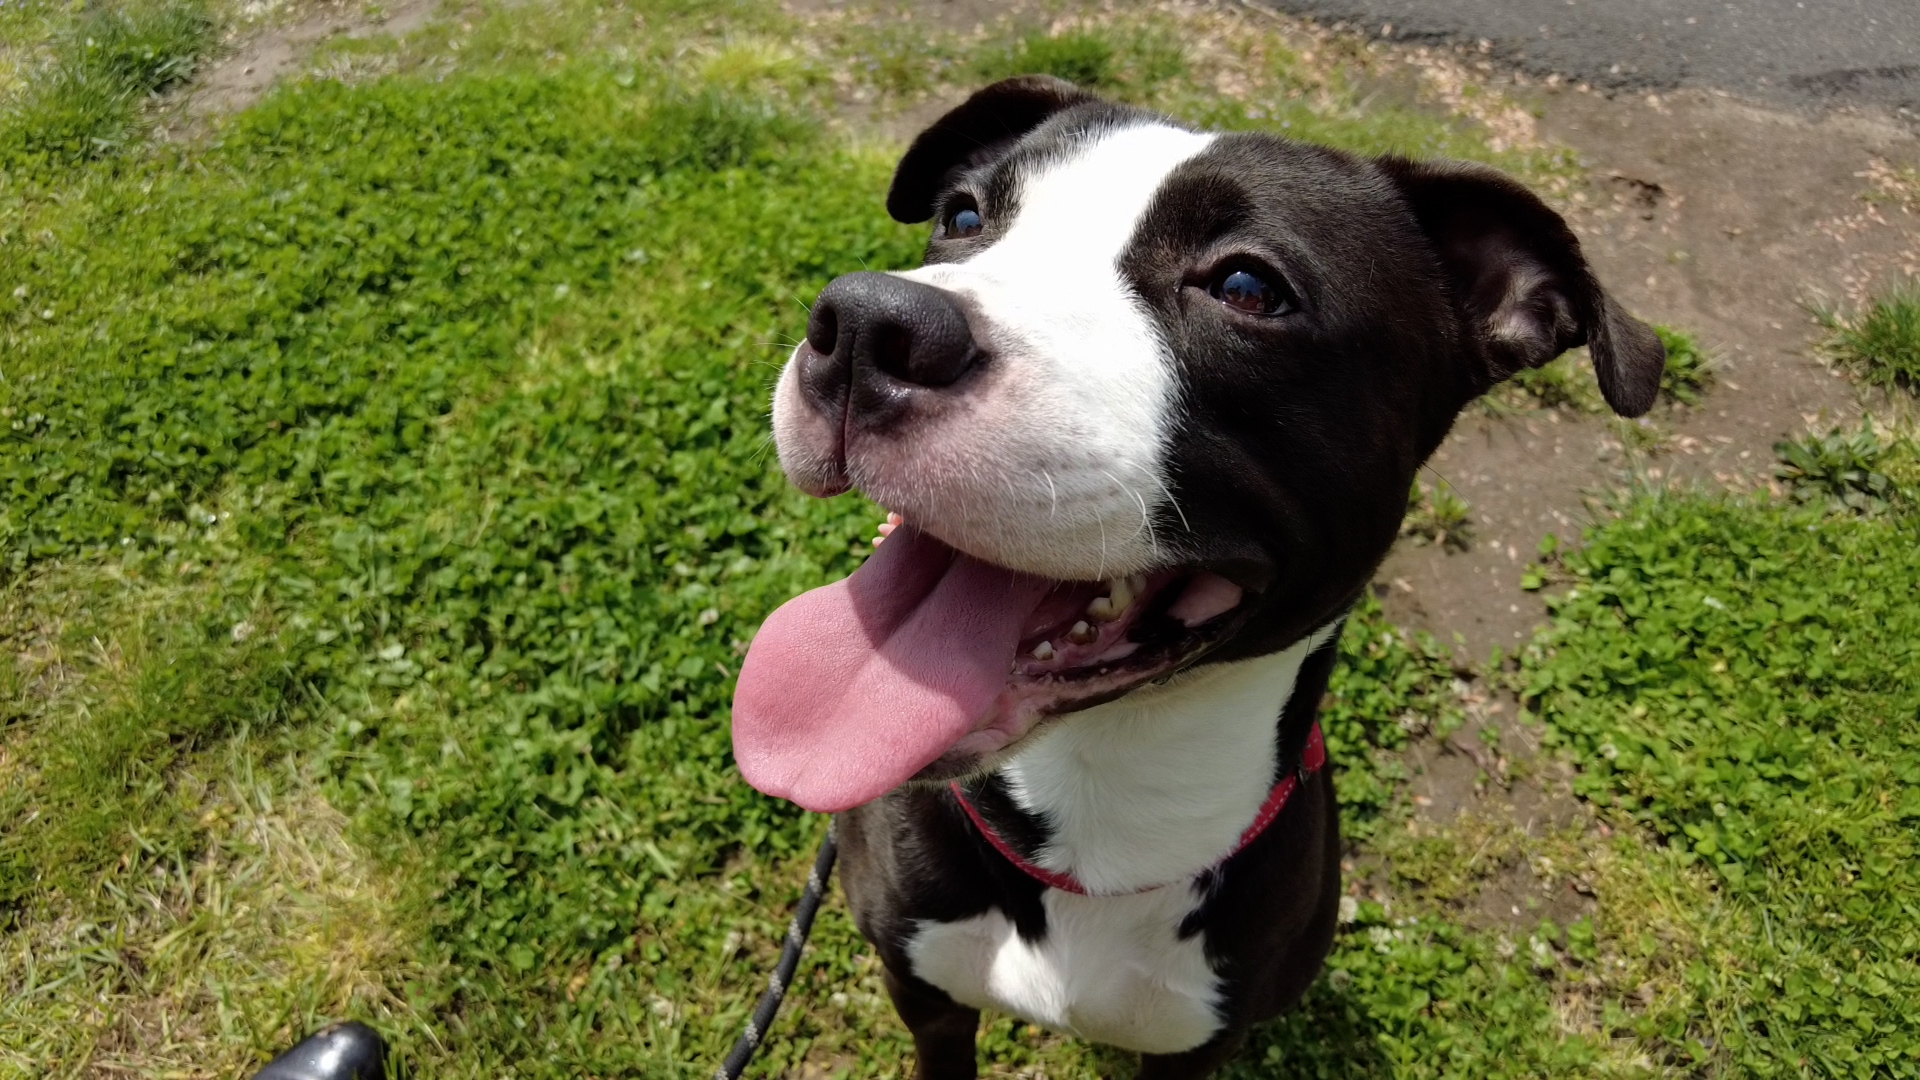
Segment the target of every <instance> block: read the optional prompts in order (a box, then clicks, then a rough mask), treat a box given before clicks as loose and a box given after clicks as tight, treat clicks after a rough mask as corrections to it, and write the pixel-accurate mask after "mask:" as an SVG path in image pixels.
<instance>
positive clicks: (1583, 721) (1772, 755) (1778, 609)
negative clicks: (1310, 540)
mask: <svg viewBox="0 0 1920 1080" xmlns="http://www.w3.org/2000/svg"><path fill="white" fill-rule="evenodd" d="M1916 540H1920V519H1916V518H1915V517H1913V516H1899V515H1881V516H1878V517H1872V518H1867V517H1860V516H1856V515H1851V514H1845V513H1843V514H1840V515H1838V516H1822V515H1821V514H1820V513H1819V511H1818V510H1809V509H1804V508H1800V507H1796V506H1792V505H1769V504H1765V503H1750V502H1728V501H1715V500H1710V499H1692V498H1659V497H1647V498H1643V499H1641V500H1639V501H1636V502H1634V503H1632V504H1631V505H1630V506H1629V507H1628V508H1627V510H1626V513H1625V515H1624V516H1623V517H1622V518H1621V519H1620V520H1619V521H1616V522H1614V523H1611V524H1609V525H1607V526H1605V527H1604V528H1602V529H1600V530H1599V531H1597V532H1595V533H1593V534H1591V535H1590V536H1589V537H1588V539H1587V543H1586V545H1585V546H1584V547H1583V548H1582V549H1580V550H1579V551H1577V552H1574V553H1572V554H1570V555H1568V556H1567V560H1566V564H1567V566H1568V567H1569V568H1570V569H1571V571H1572V573H1573V577H1574V581H1575V585H1574V587H1573V588H1572V589H1571V590H1569V591H1568V592H1567V593H1566V594H1565V595H1564V596H1562V597H1560V598H1559V599H1558V600H1557V601H1556V603H1555V610H1554V628H1553V630H1552V631H1551V632H1550V633H1549V634H1548V635H1546V637H1545V638H1543V639H1542V640H1541V641H1540V642H1539V643H1537V644H1536V645H1535V646H1534V647H1533V648H1532V649H1531V650H1530V651H1529V652H1528V654H1527V660H1526V678H1527V683H1526V686H1527V690H1528V693H1529V694H1530V695H1531V696H1532V697H1533V698H1535V699H1536V700H1537V702H1538V704H1539V707H1540V709H1541V711H1542V714H1543V716H1544V717H1545V719H1546V721H1547V723H1548V725H1549V727H1550V728H1551V730H1552V731H1553V732H1554V733H1555V734H1556V735H1557V736H1558V738H1559V739H1560V740H1561V742H1562V743H1563V744H1564V745H1565V746H1566V747H1567V748H1568V749H1570V750H1571V751H1572V752H1573V753H1574V754H1575V756H1576V757H1577V759H1578V760H1579V761H1580V762H1581V763H1582V765H1583V769H1584V771H1583V773H1582V775H1581V777H1580V778H1579V780H1578V783H1577V789H1578V790H1580V791H1581V792H1583V793H1584V794H1585V795H1586V796H1587V797H1588V798H1590V799H1592V800H1594V801H1595V802H1596V803H1598V804H1600V805H1602V806H1610V807H1615V808H1617V810H1618V812H1619V813H1620V814H1621V815H1623V816H1624V817H1626V818H1628V819H1631V820H1632V821H1635V822H1638V823H1640V824H1641V825H1643V826H1644V827H1646V828H1648V829H1650V830H1652V832H1653V834H1654V835H1655V836H1657V837H1658V838H1659V839H1660V841H1661V842H1663V843H1664V844H1666V845H1668V847H1669V849H1670V850H1671V851H1673V852H1675V853H1676V854H1677V856H1678V857H1679V858H1680V859H1681V860H1682V861H1694V862H1697V863H1698V865H1700V866H1702V867H1705V868H1709V869H1710V871H1711V873H1712V877H1713V892H1712V894H1710V895H1707V896H1700V897H1697V898H1696V899H1695V900H1694V901H1693V906H1695V907H1696V908H1697V909H1698V917H1699V921H1700V922H1701V923H1703V924H1706V925H1708V926H1710V927H1711V932H1710V933H1709V934H1708V937H1709V939H1710V940H1711V943H1712V944H1711V948H1710V950H1709V951H1710V952H1717V953H1718V954H1719V957H1718V959H1717V960H1715V959H1713V958H1712V957H1711V956H1710V957H1707V958H1703V959H1702V960H1700V961H1699V962H1698V963H1697V965H1696V969H1695V970H1690V971H1688V972H1687V974H1686V983H1687V985H1688V987H1689V988H1690V989H1691V991H1692V992H1691V994H1690V995H1688V996H1689V998H1690V1000H1689V1001H1687V1002H1685V1003H1684V1007H1682V1008H1676V1009H1670V1010H1668V1011H1667V1014H1666V1015H1665V1016H1660V1015H1658V1014H1657V1013H1656V1014H1655V1015H1649V1016H1647V1017H1644V1018H1643V1019H1642V1021H1641V1024H1642V1025H1643V1026H1642V1027H1641V1028H1640V1029H1639V1030H1641V1031H1642V1034H1643V1037H1646V1036H1651V1037H1652V1039H1653V1041H1654V1042H1656V1043H1659V1042H1664V1043H1666V1044H1667V1045H1668V1046H1669V1047H1670V1048H1671V1052H1673V1053H1675V1054H1677V1055H1681V1056H1683V1057H1685V1058H1690V1059H1692V1060H1693V1061H1694V1063H1695V1064H1694V1066H1693V1067H1694V1068H1697V1069H1703V1070H1705V1071H1708V1072H1709V1073H1711V1074H1715V1075H1741V1076H1805V1075H1814V1076H1915V1075H1920V1022H1916V1020H1915V1019H1914V1016H1913V1013H1912V1010H1911V1008H1910V1004H1911V1002H1912V1001H1913V1000H1914V999H1915V995H1916V994H1920V968H1916V966H1915V956H1916V955H1920V909H1916V907H1915V905H1914V899H1913V898H1914V896H1915V895H1916V894H1920V869H1916V868H1917V867H1920V862H1917V861H1916V859H1915V856H1916V854H1920V852H1917V851H1916V844H1915V840H1916V837H1920V795H1917V794H1916V792H1920V788H1916V780H1920V596H1916V594H1915V591H1914V582H1915V581H1916V580H1920V543H1916ZM1627 1027H1628V1028H1629V1029H1632V1028H1633V1027H1634V1025H1627ZM1649 1027H1650V1028H1651V1030H1648V1028H1649Z"/></svg>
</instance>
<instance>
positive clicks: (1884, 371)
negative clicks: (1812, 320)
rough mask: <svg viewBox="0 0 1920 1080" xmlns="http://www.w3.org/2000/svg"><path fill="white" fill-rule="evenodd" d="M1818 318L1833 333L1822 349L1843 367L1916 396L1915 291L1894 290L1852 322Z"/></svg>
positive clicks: (1919, 334) (1918, 303)
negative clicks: (1825, 348)
mask: <svg viewBox="0 0 1920 1080" xmlns="http://www.w3.org/2000/svg"><path fill="white" fill-rule="evenodd" d="M1822 318H1823V320H1824V321H1825V322H1826V323H1827V325H1828V328H1829V329H1830V330H1832V332H1833V336H1832V338H1831V339H1830V340H1829V341H1828V343H1827V348H1828V350H1829V352H1831V353H1832V354H1833V356H1834V357H1835V358H1836V359H1838V360H1839V361H1840V363H1841V364H1842V365H1843V366H1845V367H1847V368H1848V369H1850V370H1852V371H1853V372H1855V373H1856V374H1858V375H1859V376H1860V377H1861V378H1863V379H1865V380H1866V381H1867V383H1868V384H1870V385H1873V386H1880V387H1885V388H1887V389H1889V390H1893V389H1899V390H1905V391H1907V392H1909V393H1920V288H1916V287H1914V286H1912V285H1908V286H1906V287H1904V288H1900V289H1895V290H1893V291H1892V292H1889V293H1887V294H1885V295H1883V296H1880V297H1878V298H1876V299H1875V300H1874V301H1873V303H1872V304H1870V305H1868V307H1867V310H1866V311H1864V312H1861V313H1859V314H1858V315H1856V316H1854V317H1853V318H1844V317H1841V316H1839V315H1836V314H1832V313H1829V314H1826V315H1823V316H1822Z"/></svg>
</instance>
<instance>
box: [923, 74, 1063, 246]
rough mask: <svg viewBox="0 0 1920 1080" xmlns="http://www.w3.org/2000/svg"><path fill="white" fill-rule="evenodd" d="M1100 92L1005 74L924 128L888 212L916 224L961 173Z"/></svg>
mask: <svg viewBox="0 0 1920 1080" xmlns="http://www.w3.org/2000/svg"><path fill="white" fill-rule="evenodd" d="M1095 100H1098V99H1097V98H1095V97H1094V95H1092V94H1089V93H1087V92H1086V91H1085V90H1082V89H1080V88H1079V87H1077V86H1075V85H1073V84H1072V83H1070V82H1068V81H1066V80H1065V79H1056V78H1054V77H1053V76H1051V75H1019V76H1016V77H1014V78H1011V79H1002V80H1000V81H999V82H997V83H994V84H993V85H992V86H989V87H987V88H986V89H984V90H980V91H977V92H976V93H975V94H974V95H973V96H972V97H970V98H968V99H967V100H966V101H963V102H961V103H960V104H959V105H958V106H956V107H955V108H954V109H953V111H952V112H949V113H947V115H945V116H943V117H941V118H940V119H939V120H936V121H934V124H933V126H932V127H930V128H928V129H927V130H925V131H923V132H921V133H920V136H919V137H918V138H916V139H914V140H913V145H912V146H910V147H908V148H907V154H906V156H905V157H903V158H901V159H900V165H899V167H898V168H896V169H895V170H894V172H893V187H892V189H891V190H889V191H888V192H887V213H889V214H892V215H893V219H894V220H895V221H903V222H908V223H912V222H915V221H925V220H927V219H928V218H930V217H932V216H933V200H934V199H935V198H936V197H938V196H939V194H940V192H941V191H943V190H945V189H946V186H947V184H948V182H949V181H950V180H951V179H952V177H953V175H954V174H955V173H956V172H959V171H960V170H962V169H966V168H970V167H972V166H974V165H979V164H981V163H983V162H987V161H991V160H993V159H994V158H996V157H999V156H1000V155H1001V154H1004V153H1006V152H1007V149H1008V148H1009V147H1011V146H1012V145H1013V144H1014V143H1015V142H1017V141H1019V139H1020V137H1021V136H1023V135H1025V134H1026V133H1027V132H1029V131H1032V130H1033V129H1034V128H1037V127H1039V126H1040V125H1041V124H1042V123H1045V122H1046V119H1047V117H1049V116H1052V115H1053V114H1054V113H1057V112H1059V111H1061V110H1062V109H1069V108H1072V107H1073V106H1075V105H1078V104H1080V103H1082V102H1086V101H1095Z"/></svg>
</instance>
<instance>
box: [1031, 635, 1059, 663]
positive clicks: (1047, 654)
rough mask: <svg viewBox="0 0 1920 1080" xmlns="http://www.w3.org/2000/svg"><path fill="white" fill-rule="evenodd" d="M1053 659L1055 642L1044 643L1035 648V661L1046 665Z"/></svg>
mask: <svg viewBox="0 0 1920 1080" xmlns="http://www.w3.org/2000/svg"><path fill="white" fill-rule="evenodd" d="M1053 657H1054V652H1053V642H1051V641H1043V642H1041V643H1040V644H1038V645H1035V646H1034V647H1033V658H1034V659H1035V660H1038V661H1040V662H1041V663H1043V664H1044V663H1046V662H1047V661H1049V660H1051V659H1053Z"/></svg>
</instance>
